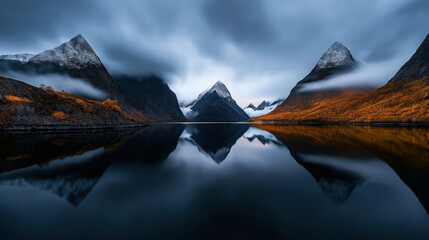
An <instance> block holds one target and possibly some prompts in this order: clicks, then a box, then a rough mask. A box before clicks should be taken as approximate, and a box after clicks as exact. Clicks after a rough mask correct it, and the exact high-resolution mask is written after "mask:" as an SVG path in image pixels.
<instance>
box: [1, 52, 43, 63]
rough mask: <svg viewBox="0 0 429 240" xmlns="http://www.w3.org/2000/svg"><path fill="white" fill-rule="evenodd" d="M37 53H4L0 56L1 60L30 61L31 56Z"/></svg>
mask: <svg viewBox="0 0 429 240" xmlns="http://www.w3.org/2000/svg"><path fill="white" fill-rule="evenodd" d="M34 56H35V54H29V53H24V54H15V55H2V56H0V60H14V61H20V62H28V60H30V58H32V57H34Z"/></svg>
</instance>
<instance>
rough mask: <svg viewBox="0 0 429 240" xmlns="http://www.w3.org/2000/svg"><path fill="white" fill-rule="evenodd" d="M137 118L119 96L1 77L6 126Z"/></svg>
mask: <svg viewBox="0 0 429 240" xmlns="http://www.w3.org/2000/svg"><path fill="white" fill-rule="evenodd" d="M141 118H144V117H143V116H141ZM139 120H141V119H139ZM136 121H137V120H136V119H135V118H134V116H131V115H130V114H129V113H128V112H127V113H125V112H124V111H122V109H121V108H120V107H119V105H118V103H117V102H116V101H115V100H111V99H107V100H105V101H97V100H91V99H87V98H84V97H80V96H76V95H73V94H70V93H66V92H64V91H55V90H54V89H52V88H51V87H44V86H42V87H40V88H37V87H33V86H31V85H28V84H26V83H23V82H20V81H17V80H13V79H9V78H4V77H0V124H2V125H3V126H7V125H34V126H37V125H58V124H60V125H76V126H78V125H82V126H89V125H123V124H132V123H135V122H136Z"/></svg>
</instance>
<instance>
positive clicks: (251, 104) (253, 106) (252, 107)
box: [244, 103, 256, 110]
mask: <svg viewBox="0 0 429 240" xmlns="http://www.w3.org/2000/svg"><path fill="white" fill-rule="evenodd" d="M246 108H251V109H253V110H255V109H256V107H255V105H253V103H250V104H249V105H248V106H247V107H245V108H244V109H246Z"/></svg>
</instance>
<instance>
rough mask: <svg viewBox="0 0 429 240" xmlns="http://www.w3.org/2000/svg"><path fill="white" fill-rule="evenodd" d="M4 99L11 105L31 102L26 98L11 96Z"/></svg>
mask: <svg viewBox="0 0 429 240" xmlns="http://www.w3.org/2000/svg"><path fill="white" fill-rule="evenodd" d="M5 97H6V99H7V100H8V101H9V102H13V103H21V102H31V101H30V100H29V99H28V98H25V97H17V96H13V95H6V96H5Z"/></svg>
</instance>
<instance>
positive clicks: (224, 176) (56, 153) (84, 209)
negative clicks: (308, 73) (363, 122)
mask: <svg viewBox="0 0 429 240" xmlns="http://www.w3.org/2000/svg"><path fill="white" fill-rule="evenodd" d="M207 158H208V159H209V160H208V161H204V159H206V160H207ZM202 159H203V160H202ZM210 159H211V160H213V161H211V160H210ZM428 159H429V130H428V129H424V128H409V129H408V128H384V127H361V126H297V125H295V126H286V125H254V126H248V125H246V124H196V125H193V124H183V125H182V124H172V125H168V124H165V125H163V124H161V125H154V126H150V127H146V128H143V129H137V130H125V131H113V132H112V131H110V132H103V131H95V132H85V131H83V132H79V133H44V134H18V135H17V134H6V133H2V134H0V195H1V196H2V198H0V216H1V217H0V226H2V228H4V229H5V231H3V229H1V230H2V232H5V234H6V235H5V236H8V235H7V233H9V234H10V235H11V236H13V237H14V238H13V239H18V238H20V236H22V237H23V238H25V237H28V236H31V235H32V234H33V235H36V236H46V233H47V232H49V231H47V230H46V229H47V228H49V229H51V231H52V234H54V235H55V236H66V235H67V236H68V237H69V238H76V237H79V236H80V235H79V234H80V233H79V232H74V231H72V230H71V229H80V231H81V232H82V231H83V232H84V233H85V234H86V235H85V236H93V237H96V238H101V237H109V238H120V237H121V238H122V237H126V238H133V237H136V236H139V237H146V238H149V239H152V238H158V239H164V238H165V239H172V238H174V239H189V238H205V239H219V238H226V239H229V238H234V239H237V238H238V239H242V238H246V239H251V238H269V239H276V238H280V239H284V238H286V237H292V238H315V237H317V238H325V239H332V238H349V239H353V238H357V239H359V238H364V237H368V236H372V237H374V238H377V237H378V238H386V239H389V238H392V236H393V237H396V236H402V237H404V236H407V237H408V238H422V239H424V238H425V236H426V234H429V232H428V231H427V230H425V229H426V228H425V227H424V226H425V225H426V224H429V219H428V216H429V215H428V214H427V212H425V209H424V208H426V211H428V204H429V203H428V200H429V198H428V190H427V186H428V184H429V180H428V179H429V160H428ZM380 160H381V161H380ZM410 189H411V191H410ZM58 197H60V198H58ZM65 200H66V201H65ZM420 203H421V205H420ZM70 206H74V207H71V208H70ZM422 206H423V207H424V208H423V207H422ZM46 213H49V214H46ZM49 216H52V218H54V219H55V221H53V220H52V218H49ZM112 216H114V217H112ZM10 219H15V221H11V220H10ZM76 219H79V221H76ZM35 221H37V222H38V223H39V224H38V227H33V223H34V222H35ZM392 222H393V223H392ZM95 223H96V227H97V228H100V229H106V228H109V229H110V230H109V232H108V233H103V232H93V229H92V227H94V224H95ZM404 224H409V225H407V226H406V227H402V228H401V227H398V228H392V226H404ZM70 226H73V227H70ZM112 226H114V227H112ZM18 227H19V228H18ZM22 228H24V229H26V231H24V232H23V231H20V229H22ZM68 229H70V231H69V230H68ZM165 229H168V231H165ZM308 229H311V231H309V230H308ZM362 229H364V230H362ZM392 229H393V230H392ZM14 234H15V235H14ZM88 234H89V235H88Z"/></svg>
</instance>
